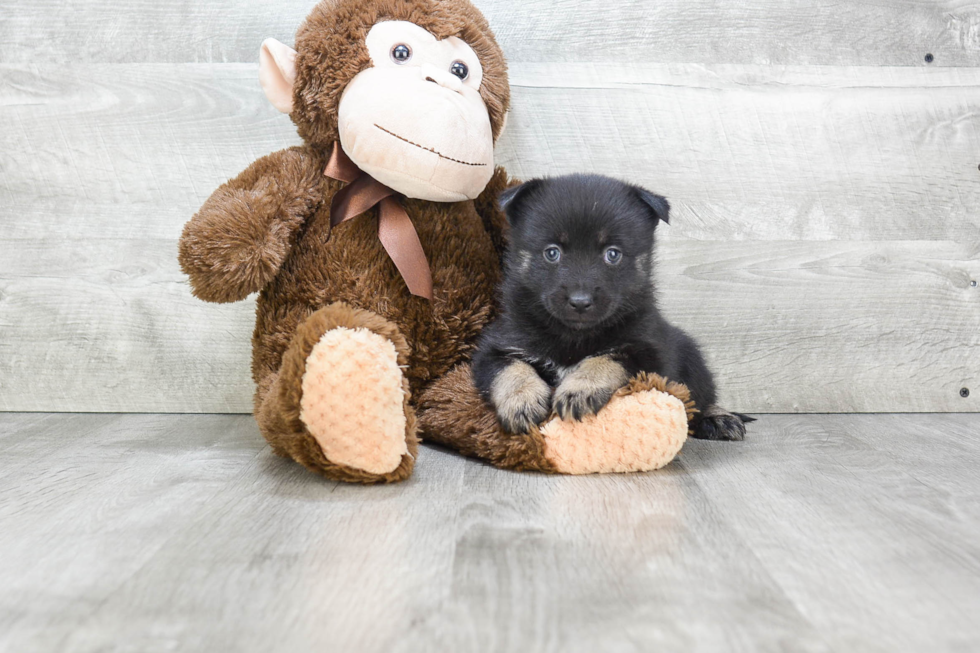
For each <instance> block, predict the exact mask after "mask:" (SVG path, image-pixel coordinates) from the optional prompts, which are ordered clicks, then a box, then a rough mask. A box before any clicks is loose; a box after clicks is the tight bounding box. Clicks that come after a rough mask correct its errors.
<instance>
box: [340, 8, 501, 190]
mask: <svg viewBox="0 0 980 653" xmlns="http://www.w3.org/2000/svg"><path fill="white" fill-rule="evenodd" d="M365 43H366V45H367V49H368V52H369V54H370V56H371V60H372V64H373V66H372V67H370V68H367V69H365V70H362V71H361V72H360V73H358V74H357V75H356V76H355V77H354V79H353V80H351V82H350V83H349V84H348V85H347V88H346V89H344V93H343V95H342V97H341V100H340V106H339V111H338V129H339V132H340V142H341V145H342V146H343V148H344V151H345V152H346V153H347V155H348V156H349V157H350V158H351V160H353V161H354V163H356V164H357V165H358V167H359V168H361V169H362V170H364V171H365V172H367V173H368V174H369V175H371V176H372V177H374V178H375V179H377V180H378V181H380V182H382V183H383V184H386V185H388V186H390V187H391V188H393V189H395V190H396V191H398V192H400V193H403V194H405V195H407V196H408V197H414V198H418V199H425V200H433V201H437V202H455V201H461V200H466V199H474V198H476V197H477V196H478V195H479V194H480V193H481V192H482V191H483V189H484V188H485V187H486V185H487V183H488V182H489V181H490V177H491V175H492V174H493V134H492V131H491V127H490V117H489V114H488V112H487V107H486V105H485V104H484V103H483V99H482V98H481V97H480V83H481V82H482V80H483V69H482V68H481V66H480V60H479V59H478V58H477V56H476V53H474V52H473V49H472V48H470V46H468V45H467V44H466V43H465V42H464V41H462V40H460V39H459V38H457V37H455V36H451V37H449V38H446V39H443V40H437V39H436V38H435V37H434V36H433V35H432V34H431V33H429V32H428V31H426V30H425V29H423V28H421V27H419V26H418V25H415V24H414V23H410V22H407V21H384V22H380V23H377V24H376V25H374V26H373V27H372V28H371V30H370V31H369V32H368V35H367V38H366V39H365Z"/></svg>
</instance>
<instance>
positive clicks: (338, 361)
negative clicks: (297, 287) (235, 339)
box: [256, 303, 418, 483]
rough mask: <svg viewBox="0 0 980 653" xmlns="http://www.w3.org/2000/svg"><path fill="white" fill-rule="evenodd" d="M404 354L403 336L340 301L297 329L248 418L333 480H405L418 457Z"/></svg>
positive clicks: (377, 318)
mask: <svg viewBox="0 0 980 653" xmlns="http://www.w3.org/2000/svg"><path fill="white" fill-rule="evenodd" d="M407 356H408V345H407V343H406V342H405V338H404V337H402V335H401V334H400V333H399V331H398V328H397V327H396V326H395V325H394V324H392V323H390V322H388V321H387V320H385V319H384V318H382V317H380V316H379V315H376V314H375V313H371V312H370V311H364V310H360V309H355V308H351V307H350V306H347V305H346V304H342V303H336V304H331V305H330V306H326V307H324V308H321V309H320V310H318V311H317V312H315V313H313V315H311V316H310V317H309V318H307V319H306V320H305V321H304V322H303V323H302V324H300V326H299V327H298V328H297V330H296V334H295V335H294V336H293V340H292V342H291V343H290V345H289V349H288V350H287V351H286V353H285V354H284V355H283V362H282V367H281V368H280V372H279V374H278V377H277V378H276V379H275V380H274V381H273V382H272V383H271V384H270V387H269V389H268V391H267V392H266V393H265V398H264V400H263V401H262V402H261V407H260V409H259V410H258V411H257V413H256V417H257V419H258V421H259V426H260V428H261V429H262V433H263V435H264V436H265V437H266V439H267V440H269V442H270V443H272V445H273V447H274V448H275V450H276V451H277V452H278V453H281V454H284V455H287V456H290V457H291V458H293V459H294V460H296V461H297V462H299V463H301V464H302V465H303V466H305V467H307V468H308V469H310V470H313V471H315V472H317V473H319V474H322V475H324V476H326V477H328V478H331V479H334V480H339V481H348V482H354V483H377V482H391V481H400V480H402V479H405V478H407V477H408V476H409V475H410V474H411V473H412V468H413V467H414V465H415V455H416V453H417V451H418V438H417V437H416V434H415V433H416V426H415V413H414V411H413V410H412V407H411V406H410V405H409V403H408V398H409V390H408V381H407V380H406V378H405V376H404V374H402V366H404V365H405V364H406V363H407ZM261 390H262V388H261V386H260V392H261Z"/></svg>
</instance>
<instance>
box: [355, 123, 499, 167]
mask: <svg viewBox="0 0 980 653" xmlns="http://www.w3.org/2000/svg"><path fill="white" fill-rule="evenodd" d="M374 126H375V127H377V128H378V129H380V130H381V131H383V132H384V133H386V134H390V135H391V136H394V137H395V138H397V139H398V140H400V141H404V142H406V143H408V144H409V145H414V146H415V147H417V148H419V149H420V150H425V151H426V152H432V153H433V154H435V155H437V156H438V157H439V158H440V159H445V160H447V161H452V162H453V163H459V164H461V165H464V166H479V167H486V165H487V164H486V163H470V162H469V161H460V160H459V159H454V158H453V157H451V156H446V155H445V154H443V153H442V152H437V151H436V150H434V149H432V148H431V147H425V146H424V145H419V144H418V143H413V142H412V141H410V140H408V139H407V138H405V137H404V136H399V135H398V134H396V133H395V132H393V131H391V130H388V129H385V128H384V127H382V126H381V125H379V124H378V123H374Z"/></svg>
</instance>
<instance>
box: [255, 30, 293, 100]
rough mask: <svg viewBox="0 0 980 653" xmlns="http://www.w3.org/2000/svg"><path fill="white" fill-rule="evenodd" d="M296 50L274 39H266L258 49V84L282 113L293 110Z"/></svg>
mask: <svg viewBox="0 0 980 653" xmlns="http://www.w3.org/2000/svg"><path fill="white" fill-rule="evenodd" d="M295 81H296V50H293V49H292V48H291V47H289V46H288V45H285V44H283V43H280V42H279V41H277V40H275V39H266V40H265V41H263V42H262V48H261V49H260V50H259V84H261V85H262V90H263V91H265V96H266V97H267V98H269V102H271V103H272V106H274V107H275V108H277V109H279V110H280V111H282V112H283V113H290V112H291V111H292V110H293V83H294V82H295Z"/></svg>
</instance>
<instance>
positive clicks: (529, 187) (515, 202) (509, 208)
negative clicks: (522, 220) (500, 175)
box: [497, 179, 541, 224]
mask: <svg viewBox="0 0 980 653" xmlns="http://www.w3.org/2000/svg"><path fill="white" fill-rule="evenodd" d="M539 186H541V180H540V179H532V180H531V181H526V182H524V183H523V184H519V185H517V186H511V187H510V188H508V189H507V190H505V191H504V192H502V193H501V194H500V196H499V197H498V198H497V205H498V206H499V207H500V210H501V211H503V212H504V213H506V214H507V221H508V222H510V223H511V224H514V219H515V218H516V217H518V216H519V215H520V212H521V206H522V205H523V204H524V202H525V201H527V198H528V197H530V196H531V195H532V194H533V192H534V189H536V188H538V187H539Z"/></svg>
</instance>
